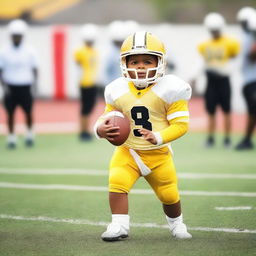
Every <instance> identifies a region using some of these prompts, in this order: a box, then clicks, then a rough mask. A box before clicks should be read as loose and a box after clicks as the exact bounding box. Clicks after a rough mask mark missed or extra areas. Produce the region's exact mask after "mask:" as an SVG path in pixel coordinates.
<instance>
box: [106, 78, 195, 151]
mask: <svg viewBox="0 0 256 256" xmlns="http://www.w3.org/2000/svg"><path fill="white" fill-rule="evenodd" d="M190 97H191V87H190V86H189V84H187V83H186V82H184V81H183V80H181V79H180V78H178V77H176V76H174V75H166V76H164V77H163V78H161V80H160V81H159V82H158V83H156V84H154V85H152V86H149V87H147V88H145V89H142V90H138V89H137V88H136V87H135V86H134V84H133V83H131V82H127V81H126V80H125V78H123V77H121V78H118V79H116V80H114V81H113V82H112V83H110V84H109V85H107V86H106V89H105V101H106V108H105V114H106V113H107V112H110V111H114V110H118V111H121V112H122V113H124V114H125V115H126V116H127V117H128V118H129V120H130V123H131V132H130V135H129V137H128V139H127V141H126V142H125V144H124V145H125V146H128V147H129V148H133V149H136V150H150V149H156V148H160V147H163V146H166V143H167V142H169V141H165V138H163V143H162V145H153V144H151V143H150V142H148V141H146V140H145V139H144V138H142V137H141V135H140V133H139V132H138V129H140V128H145V129H148V130H151V131H153V132H161V131H166V129H168V127H170V126H172V124H174V123H175V122H180V123H181V122H184V123H188V118H189V112H188V102H187V101H188V99H189V98H190ZM161 136H163V137H166V135H165V134H164V132H163V133H162V134H161ZM167 137H168V134H167ZM167 140H168V139H167Z"/></svg>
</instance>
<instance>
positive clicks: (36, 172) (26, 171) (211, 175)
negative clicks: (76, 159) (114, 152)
mask: <svg viewBox="0 0 256 256" xmlns="http://www.w3.org/2000/svg"><path fill="white" fill-rule="evenodd" d="M0 174H13V175H16V174H18V175H91V176H107V175H108V171H107V170H87V169H37V168H35V169H30V168H4V167H1V168H0ZM178 177H179V178H181V179H256V174H230V173H221V174H218V173H178Z"/></svg>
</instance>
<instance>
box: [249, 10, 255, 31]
mask: <svg viewBox="0 0 256 256" xmlns="http://www.w3.org/2000/svg"><path fill="white" fill-rule="evenodd" d="M248 28H249V30H250V31H253V32H256V12H254V13H252V14H251V15H250V16H249V19H248Z"/></svg>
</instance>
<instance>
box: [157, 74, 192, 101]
mask: <svg viewBox="0 0 256 256" xmlns="http://www.w3.org/2000/svg"><path fill="white" fill-rule="evenodd" d="M152 90H153V91H154V92H155V93H156V94H157V95H158V96H159V97H160V98H162V99H163V100H164V101H165V102H167V103H169V104H171V103H173V102H176V101H178V100H189V99H190V97H191V94H192V89H191V87H190V85H189V84H188V83H187V82H185V81H184V80H182V79H180V78H179V77H177V76H174V75H166V76H164V77H163V78H162V79H161V80H160V81H159V82H158V84H156V85H155V86H153V87H152Z"/></svg>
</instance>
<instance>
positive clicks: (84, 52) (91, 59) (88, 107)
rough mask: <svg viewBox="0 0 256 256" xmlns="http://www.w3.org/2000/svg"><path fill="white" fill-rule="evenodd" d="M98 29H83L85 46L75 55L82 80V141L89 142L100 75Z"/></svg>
mask: <svg viewBox="0 0 256 256" xmlns="http://www.w3.org/2000/svg"><path fill="white" fill-rule="evenodd" d="M97 35H98V28H97V26H95V25H94V24H86V25H84V26H83V27H82V29H81V36H82V40H83V42H84V45H83V46H82V47H80V48H79V49H77V50H76V51H75V54H74V58H75V61H76V63H77V64H78V65H79V67H80V68H81V70H82V72H81V79H80V100H81V110H80V115H81V117H80V135H79V137H80V140H81V141H89V140H91V139H92V136H91V134H90V131H89V117H90V114H91V112H92V110H93V107H94V105H95V103H96V95H97V87H96V80H97V74H98V66H99V65H98V62H99V56H98V51H97V49H95V41H96V39H97Z"/></svg>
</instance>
